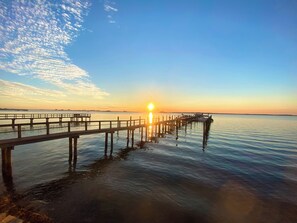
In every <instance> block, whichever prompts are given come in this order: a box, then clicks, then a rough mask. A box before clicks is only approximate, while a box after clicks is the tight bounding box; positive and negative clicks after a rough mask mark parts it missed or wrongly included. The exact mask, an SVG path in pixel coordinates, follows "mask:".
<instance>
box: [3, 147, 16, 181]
mask: <svg viewBox="0 0 297 223" xmlns="http://www.w3.org/2000/svg"><path fill="white" fill-rule="evenodd" d="M13 149H14V147H13V146H9V147H2V148H1V156H2V174H3V176H4V177H6V178H7V177H10V178H11V177H12V166H11V150H13Z"/></svg>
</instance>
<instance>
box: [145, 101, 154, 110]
mask: <svg viewBox="0 0 297 223" xmlns="http://www.w3.org/2000/svg"><path fill="white" fill-rule="evenodd" d="M147 108H148V110H149V111H152V110H154V108H155V105H154V104H153V103H149V104H148V106H147Z"/></svg>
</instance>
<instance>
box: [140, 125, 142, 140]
mask: <svg viewBox="0 0 297 223" xmlns="http://www.w3.org/2000/svg"><path fill="white" fill-rule="evenodd" d="M140 141H141V142H142V141H143V127H141V131H140Z"/></svg>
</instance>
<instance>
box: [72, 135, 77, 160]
mask: <svg viewBox="0 0 297 223" xmlns="http://www.w3.org/2000/svg"><path fill="white" fill-rule="evenodd" d="M77 138H78V137H77V136H76V137H74V138H73V140H74V142H73V143H74V157H73V159H74V162H75V161H76V160H77Z"/></svg>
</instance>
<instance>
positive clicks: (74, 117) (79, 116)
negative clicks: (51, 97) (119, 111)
mask: <svg viewBox="0 0 297 223" xmlns="http://www.w3.org/2000/svg"><path fill="white" fill-rule="evenodd" d="M26 119H27V120H30V125H31V126H32V125H33V124H34V120H35V119H43V120H45V121H46V122H49V121H50V120H52V119H59V122H62V121H63V119H64V120H65V119H67V120H69V121H87V120H88V121H90V120H91V114H88V113H75V114H73V113H51V114H48V113H33V114H29V113H16V114H11V113H7V114H2V113H0V121H1V120H2V121H3V120H10V121H11V127H12V128H14V127H15V125H16V120H26Z"/></svg>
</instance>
